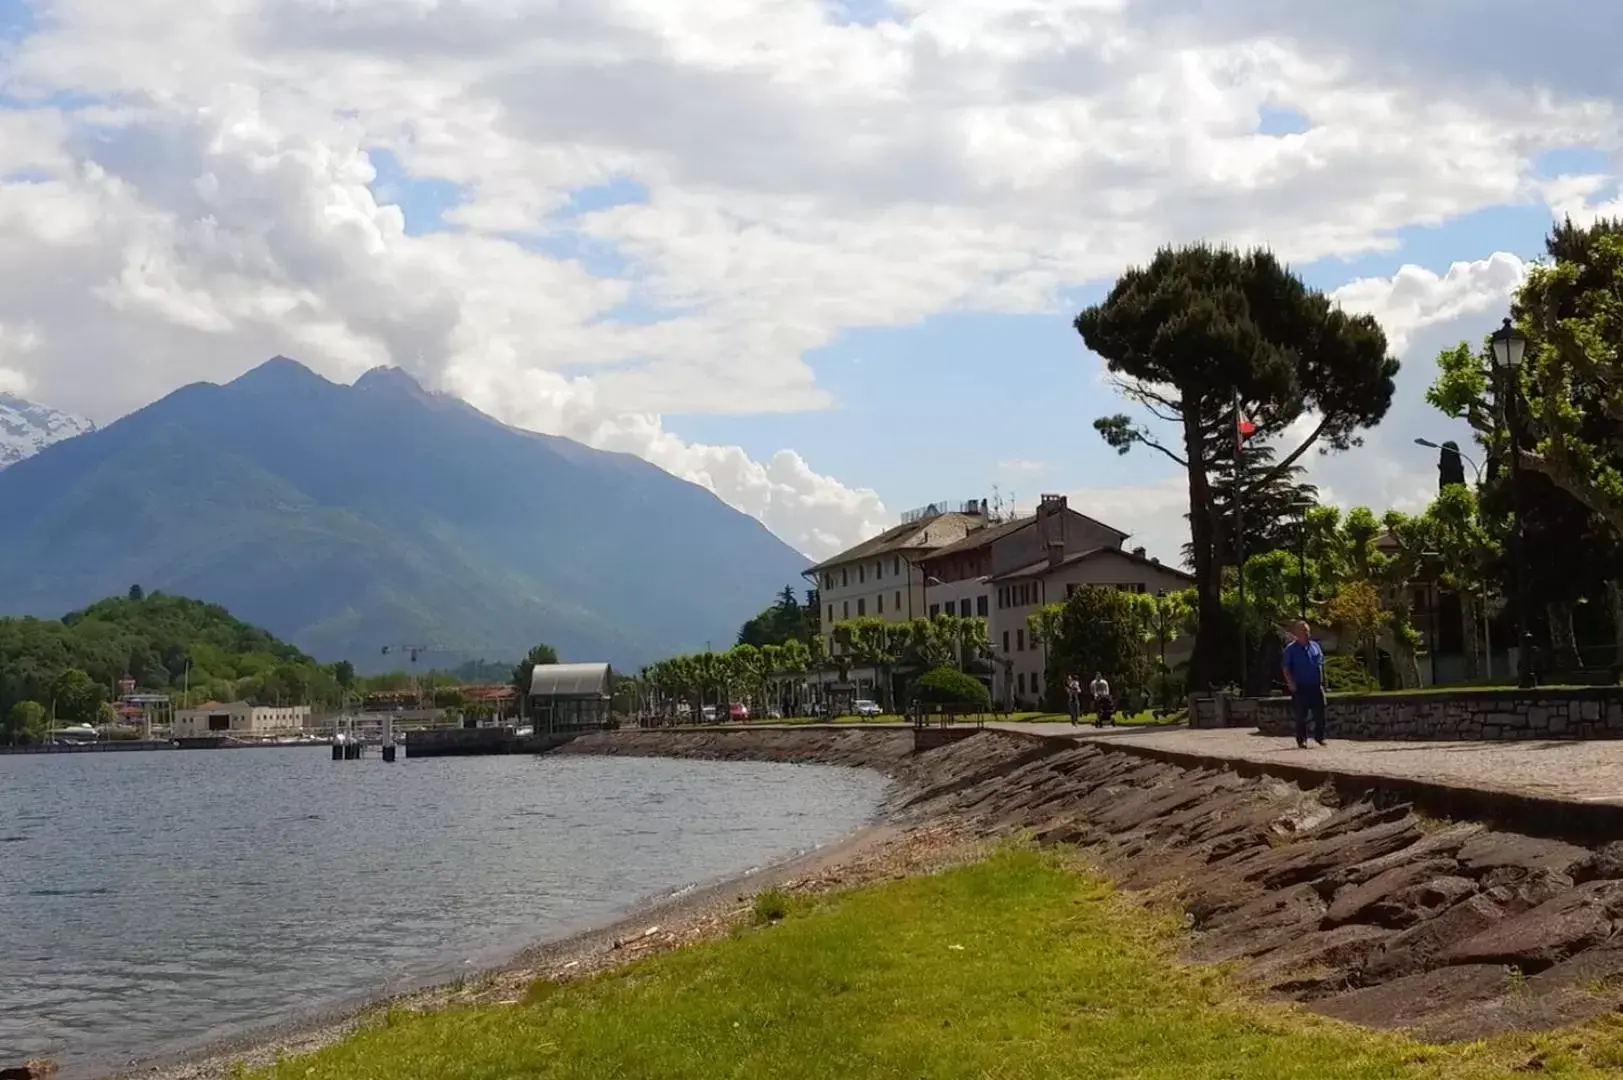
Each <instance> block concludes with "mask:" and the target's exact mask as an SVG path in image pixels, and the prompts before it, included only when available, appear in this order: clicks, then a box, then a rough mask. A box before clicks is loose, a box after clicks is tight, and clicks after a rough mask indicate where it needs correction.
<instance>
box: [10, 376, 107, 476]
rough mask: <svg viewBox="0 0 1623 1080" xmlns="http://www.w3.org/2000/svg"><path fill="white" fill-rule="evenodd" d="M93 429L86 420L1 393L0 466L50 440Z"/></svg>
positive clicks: (17, 459)
mask: <svg viewBox="0 0 1623 1080" xmlns="http://www.w3.org/2000/svg"><path fill="white" fill-rule="evenodd" d="M95 430H96V425H95V424H92V423H91V422H90V421H89V420H81V419H79V418H78V417H77V416H70V415H68V414H67V413H65V412H59V411H58V410H56V409H52V408H49V407H48V406H45V405H35V404H34V403H33V402H31V401H24V400H23V399H22V398H19V397H13V396H12V395H10V394H0V469H3V468H5V467H6V466H7V465H15V464H16V463H17V462H19V461H21V460H22V459H23V458H26V457H33V456H34V455H35V454H37V453H39V452H40V451H41V450H43V449H45V448H46V447H47V446H50V445H51V444H52V443H56V442H61V441H62V440H63V439H71V438H73V437H74V436H75V435H84V434H86V433H88V432H91V431H95Z"/></svg>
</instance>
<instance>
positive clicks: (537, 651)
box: [508, 643, 558, 701]
mask: <svg viewBox="0 0 1623 1080" xmlns="http://www.w3.org/2000/svg"><path fill="white" fill-rule="evenodd" d="M557 662H558V650H557V649H554V648H553V647H552V646H551V645H547V644H545V643H542V644H540V645H537V646H535V647H534V648H532V649H531V650H530V651H529V652H527V653H525V654H524V659H522V660H520V661H519V662H518V663H517V664H514V665H513V670H512V671H511V672H510V673H509V675H508V679H509V681H510V682H511V684H512V687H513V693H514V694H516V695H517V696H518V700H519V701H523V700H524V699H525V698H527V697H529V696H530V678H531V676H532V675H533V674H534V673H535V667H536V665H537V664H556V663H557Z"/></svg>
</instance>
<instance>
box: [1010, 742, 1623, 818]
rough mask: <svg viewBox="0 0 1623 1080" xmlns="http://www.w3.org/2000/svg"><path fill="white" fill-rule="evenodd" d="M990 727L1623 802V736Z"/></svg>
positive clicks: (1575, 799)
mask: <svg viewBox="0 0 1623 1080" xmlns="http://www.w3.org/2000/svg"><path fill="white" fill-rule="evenodd" d="M987 727H996V728H1003V729H1006V730H1009V731H1020V732H1025V733H1031V734H1039V735H1045V736H1049V737H1056V736H1058V737H1066V738H1075V739H1078V740H1080V741H1083V742H1098V743H1100V744H1104V745H1109V744H1111V743H1118V744H1120V743H1125V744H1128V745H1138V746H1153V747H1159V748H1162V749H1165V750H1170V751H1178V752H1183V753H1190V754H1202V755H1206V756H1209V757H1219V758H1227V759H1229V760H1233V761H1247V762H1254V763H1256V764H1259V765H1269V764H1283V765H1307V766H1311V767H1313V768H1320V769H1330V770H1334V771H1338V772H1347V773H1357V774H1361V775H1369V776H1385V777H1391V778H1393V779H1397V780H1415V781H1422V782H1431V783H1438V784H1448V785H1452V786H1457V787H1470V788H1477V789H1479V790H1488V791H1506V792H1516V793H1522V794H1528V795H1537V796H1541V797H1544V798H1553V799H1562V800H1565V801H1569V802H1579V803H1610V804H1615V805H1623V740H1594V741H1587V742H1586V741H1579V740H1574V739H1562V740H1548V741H1525V742H1361V741H1360V742H1352V741H1349V740H1339V741H1338V740H1337V739H1336V738H1335V737H1334V734H1335V733H1334V732H1332V733H1331V739H1330V745H1329V746H1327V747H1322V748H1321V747H1318V746H1310V747H1309V749H1307V750H1299V749H1297V747H1296V743H1295V742H1294V741H1292V740H1291V739H1288V738H1286V739H1280V738H1271V737H1266V736H1262V735H1258V734H1256V733H1255V732H1254V731H1253V730H1251V729H1249V728H1220V729H1216V730H1191V729H1188V728H1182V727H1180V728H1162V729H1155V730H1149V731H1145V730H1140V729H1134V728H1118V729H1115V730H1110V729H1106V730H1104V731H1095V730H1094V729H1093V728H1091V727H1089V728H1072V727H1070V726H1069V725H1056V724H988V725H987Z"/></svg>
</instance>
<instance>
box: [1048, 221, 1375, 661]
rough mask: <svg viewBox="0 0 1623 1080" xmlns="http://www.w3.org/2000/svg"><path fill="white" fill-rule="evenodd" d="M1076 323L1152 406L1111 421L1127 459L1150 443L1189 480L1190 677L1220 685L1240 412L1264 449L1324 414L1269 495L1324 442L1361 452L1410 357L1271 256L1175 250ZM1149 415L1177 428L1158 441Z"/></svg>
mask: <svg viewBox="0 0 1623 1080" xmlns="http://www.w3.org/2000/svg"><path fill="white" fill-rule="evenodd" d="M1075 326H1076V329H1077V332H1078V333H1079V334H1081V335H1082V339H1083V341H1084V342H1085V343H1086V344H1087V346H1088V348H1089V349H1091V350H1092V351H1094V352H1095V353H1097V354H1099V355H1100V356H1101V357H1103V358H1104V360H1105V362H1106V364H1107V365H1108V366H1109V370H1110V372H1111V374H1112V375H1113V376H1114V377H1115V379H1116V383H1117V387H1118V389H1120V390H1121V392H1122V394H1123V396H1124V397H1126V398H1127V399H1128V400H1129V401H1130V402H1132V403H1134V404H1135V405H1136V406H1137V407H1138V409H1139V412H1140V416H1139V417H1137V418H1135V417H1133V416H1129V415H1127V414H1121V415H1117V416H1110V417H1103V418H1101V419H1099V420H1098V421H1096V422H1095V425H1094V426H1095V428H1096V429H1097V430H1098V431H1099V433H1100V435H1101V436H1102V437H1103V438H1104V439H1105V441H1106V442H1107V443H1109V445H1111V446H1112V447H1114V448H1115V449H1116V450H1117V451H1118V452H1120V453H1127V452H1128V451H1129V450H1131V449H1132V448H1133V447H1134V446H1142V447H1147V448H1150V449H1153V450H1155V451H1157V452H1159V453H1161V454H1163V455H1164V456H1166V457H1167V458H1169V459H1171V460H1172V461H1174V462H1176V463H1177V464H1178V465H1179V466H1180V467H1182V468H1183V469H1184V470H1185V471H1186V472H1187V473H1188V478H1189V510H1190V533H1191V550H1190V555H1191V560H1190V561H1191V564H1192V566H1193V569H1194V573H1195V578H1196V589H1197V594H1198V604H1197V619H1198V623H1199V628H1198V632H1197V635H1196V642H1195V655H1194V658H1193V660H1192V661H1191V670H1190V682H1191V684H1192V685H1196V686H1201V687H1205V686H1210V685H1212V681H1213V680H1214V679H1215V678H1216V676H1217V664H1218V657H1219V651H1220V648H1221V646H1222V645H1223V642H1222V641H1221V640H1220V638H1221V633H1222V626H1221V623H1222V602H1221V578H1220V574H1219V570H1218V566H1219V562H1218V557H1219V554H1220V551H1219V543H1220V540H1221V537H1220V536H1219V534H1218V532H1217V528H1216V522H1215V521H1214V520H1213V518H1212V515H1211V514H1210V512H1209V511H1210V507H1212V505H1213V504H1214V499H1215V498H1216V496H1217V492H1216V490H1215V488H1214V484H1213V474H1214V472H1215V471H1216V470H1218V469H1220V467H1221V462H1222V459H1223V457H1224V455H1225V454H1228V455H1232V453H1233V451H1232V440H1233V437H1234V427H1233V424H1234V422H1235V416H1234V408H1235V406H1236V404H1238V405H1239V406H1240V408H1241V409H1243V411H1244V413H1245V415H1246V416H1247V417H1248V418H1249V419H1250V420H1252V422H1253V423H1255V424H1256V426H1257V432H1256V435H1255V439H1256V441H1257V442H1258V443H1262V444H1266V443H1268V442H1269V441H1270V440H1272V439H1274V438H1276V437H1279V436H1281V435H1283V434H1284V433H1285V431H1286V430H1287V429H1288V428H1289V427H1290V425H1291V424H1293V423H1294V422H1295V421H1296V420H1297V419H1298V418H1300V417H1301V416H1302V415H1303V414H1304V413H1307V412H1310V411H1311V412H1312V413H1314V414H1316V415H1317V416H1318V417H1319V422H1318V423H1317V424H1316V425H1315V427H1314V429H1313V431H1312V432H1311V433H1309V434H1308V435H1307V436H1306V438H1305V439H1303V440H1302V441H1301V443H1300V444H1298V445H1297V446H1295V447H1294V448H1292V449H1290V450H1289V451H1288V452H1287V453H1286V454H1285V455H1284V457H1283V458H1281V459H1280V460H1279V462H1278V463H1277V464H1276V465H1275V466H1274V468H1273V470H1271V471H1270V472H1269V473H1268V474H1267V475H1265V476H1263V477H1258V478H1257V479H1256V480H1255V481H1254V483H1253V486H1258V487H1259V488H1261V487H1263V486H1265V485H1266V484H1268V483H1269V482H1270V478H1271V477H1273V476H1275V475H1284V474H1285V473H1286V472H1287V471H1288V470H1289V468H1290V467H1291V466H1293V465H1294V464H1295V462H1296V461H1297V460H1298V459H1299V458H1300V457H1301V455H1302V454H1303V453H1305V452H1306V451H1307V449H1308V448H1309V447H1311V446H1313V445H1315V444H1318V445H1320V446H1321V447H1322V448H1326V449H1334V450H1342V449H1346V448H1348V447H1350V446H1353V445H1355V444H1356V443H1357V442H1358V440H1359V433H1360V432H1361V431H1363V430H1365V429H1367V428H1370V427H1372V426H1374V425H1375V424H1376V423H1378V422H1379V421H1380V420H1381V418H1382V417H1383V416H1385V414H1386V411H1387V409H1388V408H1389V407H1390V405H1391V401H1392V394H1393V389H1394V378H1395V377H1396V375H1397V370H1398V362H1397V361H1396V360H1395V359H1393V358H1391V357H1390V356H1388V355H1387V342H1386V335H1385V334H1384V333H1383V332H1382V330H1381V328H1380V326H1379V324H1377V323H1376V321H1375V320H1374V319H1373V318H1371V317H1370V316H1367V315H1350V314H1347V313H1345V312H1343V311H1342V310H1341V309H1340V308H1339V307H1338V306H1335V305H1333V304H1332V303H1331V301H1330V300H1329V299H1328V298H1327V297H1325V296H1324V295H1323V294H1322V293H1319V292H1317V291H1314V290H1311V289H1309V288H1307V286H1305V285H1304V284H1303V283H1302V281H1301V279H1299V278H1298V277H1296V276H1295V275H1294V274H1292V273H1291V272H1290V271H1288V270H1287V269H1286V268H1285V267H1283V266H1281V265H1280V264H1279V262H1278V261H1277V260H1276V259H1275V258H1274V256H1273V255H1272V254H1270V253H1268V252H1266V251H1260V250H1258V251H1251V252H1245V253H1242V252H1238V251H1234V250H1231V249H1227V248H1212V247H1209V246H1205V245H1197V246H1194V247H1188V248H1183V249H1172V248H1164V249H1162V250H1161V251H1159V252H1157V253H1156V256H1155V258H1154V259H1153V260H1152V261H1151V262H1150V264H1149V265H1148V266H1144V267H1134V268H1132V269H1130V270H1128V271H1127V272H1125V273H1124V274H1123V275H1122V276H1121V278H1120V279H1119V280H1118V281H1117V282H1116V284H1115V286H1114V287H1113V288H1112V289H1111V291H1110V293H1109V295H1108V296H1107V297H1106V299H1105V300H1104V302H1103V303H1100V304H1097V305H1095V306H1093V307H1090V308H1088V309H1087V310H1085V311H1083V312H1082V313H1081V314H1080V315H1078V316H1077V318H1076V323H1075ZM1150 420H1156V421H1160V422H1162V423H1165V424H1168V425H1171V426H1172V429H1173V430H1172V431H1171V432H1170V433H1168V434H1159V433H1157V432H1155V431H1153V430H1152V428H1151V427H1150V426H1149V423H1150ZM1225 444H1226V445H1227V447H1228V449H1225Z"/></svg>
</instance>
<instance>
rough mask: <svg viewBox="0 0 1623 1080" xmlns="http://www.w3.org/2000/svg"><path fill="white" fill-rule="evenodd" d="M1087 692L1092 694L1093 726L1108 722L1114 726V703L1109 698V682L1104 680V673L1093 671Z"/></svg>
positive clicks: (1100, 725)
mask: <svg viewBox="0 0 1623 1080" xmlns="http://www.w3.org/2000/svg"><path fill="white" fill-rule="evenodd" d="M1088 692H1089V693H1091V694H1092V695H1093V726H1094V727H1104V726H1105V725H1106V724H1109V725H1110V726H1111V727H1115V726H1116V710H1115V703H1114V702H1112V701H1111V700H1110V684H1109V683H1108V682H1106V681H1105V673H1104V672H1102V671H1096V672H1094V673H1093V682H1092V683H1090V684H1089V685H1088Z"/></svg>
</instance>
